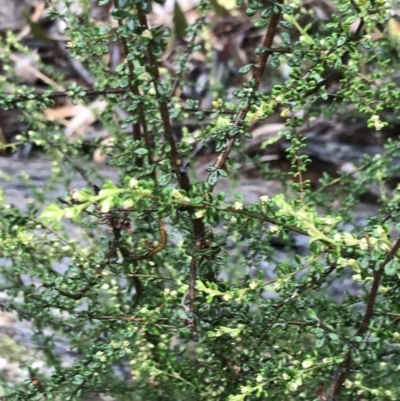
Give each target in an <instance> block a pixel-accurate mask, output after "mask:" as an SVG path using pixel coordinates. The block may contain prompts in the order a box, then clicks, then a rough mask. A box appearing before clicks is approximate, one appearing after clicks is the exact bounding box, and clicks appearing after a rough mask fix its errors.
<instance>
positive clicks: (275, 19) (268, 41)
mask: <svg viewBox="0 0 400 401" xmlns="http://www.w3.org/2000/svg"><path fill="white" fill-rule="evenodd" d="M278 3H279V4H282V3H283V0H279V1H278ZM280 17H281V13H280V12H279V13H277V14H274V13H273V14H272V16H271V19H270V21H269V25H268V29H267V33H266V34H265V38H264V43H263V47H264V48H267V49H270V48H271V46H272V43H273V40H274V37H275V34H276V31H277V28H278V24H279V19H280ZM270 54H271V52H264V53H263V54H261V55H260V56H259V57H258V60H257V63H256V65H255V66H254V73H253V80H254V82H255V85H254V87H253V90H254V91H256V90H258V88H259V86H260V82H261V78H262V75H263V73H264V70H265V66H266V63H267V61H268V58H269V56H270ZM249 109H250V105H248V106H247V107H245V108H244V109H241V110H240V111H239V112H238V114H237V115H236V117H235V120H234V122H233V127H234V128H238V127H240V126H242V124H243V121H244V120H245V118H246V116H247V113H248V112H249ZM234 142H235V138H231V139H229V141H228V143H227V145H226V146H225V148H224V149H223V150H222V152H221V153H220V154H219V156H218V158H217V160H216V161H215V163H214V167H215V168H217V169H222V168H223V167H224V166H225V162H226V160H227V158H228V156H229V153H230V151H231V149H232V146H233V144H234Z"/></svg>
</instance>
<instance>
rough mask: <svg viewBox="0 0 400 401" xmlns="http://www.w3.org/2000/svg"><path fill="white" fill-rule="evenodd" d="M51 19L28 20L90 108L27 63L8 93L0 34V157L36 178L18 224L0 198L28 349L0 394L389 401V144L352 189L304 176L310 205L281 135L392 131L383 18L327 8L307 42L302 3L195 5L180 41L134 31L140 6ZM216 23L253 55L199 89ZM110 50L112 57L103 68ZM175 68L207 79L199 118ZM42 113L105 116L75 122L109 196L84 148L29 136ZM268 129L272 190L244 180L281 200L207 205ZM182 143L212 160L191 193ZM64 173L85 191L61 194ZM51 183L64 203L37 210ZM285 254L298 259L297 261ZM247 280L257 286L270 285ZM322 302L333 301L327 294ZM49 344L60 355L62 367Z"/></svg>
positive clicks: (65, 84) (6, 54)
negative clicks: (98, 158) (276, 157)
mask: <svg viewBox="0 0 400 401" xmlns="http://www.w3.org/2000/svg"><path fill="white" fill-rule="evenodd" d="M62 3H64V4H63V7H59V4H58V3H57V2H56V1H54V2H50V3H49V4H47V7H48V8H47V18H48V20H49V21H52V20H58V21H63V23H64V25H65V26H66V28H65V31H64V35H66V36H68V37H69V38H70V40H69V43H68V44H67V48H68V51H69V55H70V57H72V58H74V59H75V60H77V61H79V63H80V64H81V65H82V66H83V67H84V68H85V69H86V70H87V71H88V72H89V73H90V76H91V77H92V78H93V84H92V87H90V88H89V87H87V85H84V84H80V83H78V82H73V83H71V81H70V80H68V79H67V78H66V77H65V76H63V75H62V74H61V73H60V71H59V70H57V69H56V68H52V67H51V65H49V64H46V65H44V64H43V62H42V61H41V60H40V59H38V60H37V66H38V68H40V69H42V70H43V71H45V72H46V74H47V75H48V76H49V77H50V78H51V82H53V83H51V82H50V83H49V84H48V86H47V87H46V89H45V90H44V91H42V93H37V92H36V91H35V88H33V87H29V86H27V85H22V84H21V83H20V81H18V79H17V78H16V76H15V74H14V71H13V64H12V63H13V62H12V59H11V58H10V56H11V55H12V54H13V53H14V52H16V51H17V52H18V53H19V54H28V53H29V52H30V49H29V48H28V47H27V46H26V45H25V44H24V43H23V42H20V41H18V39H17V36H16V35H15V34H13V33H10V32H9V33H7V34H5V35H3V36H2V37H1V38H0V41H1V46H0V47H1V49H2V50H1V59H2V64H3V69H4V71H5V74H4V75H3V76H2V78H1V79H0V85H1V88H2V90H1V95H0V105H1V108H2V109H3V110H5V111H7V110H17V111H20V112H21V118H23V119H25V121H26V122H27V127H28V128H27V129H26V132H25V131H24V132H22V133H21V134H20V135H19V136H18V137H17V138H16V143H12V144H9V145H7V146H8V147H9V148H11V150H13V149H14V150H15V149H16V148H17V144H18V145H19V146H21V145H22V146H23V145H27V144H28V143H29V144H33V145H35V146H39V147H40V149H41V152H44V153H45V155H46V157H47V158H48V159H50V160H51V161H52V167H51V171H49V172H48V176H49V178H48V182H47V183H46V184H44V185H43V187H40V186H38V185H36V186H35V185H31V190H32V196H33V199H34V200H35V201H34V202H31V203H29V204H28V205H27V206H26V207H25V206H24V207H22V206H21V205H19V203H18V202H17V203H13V204H11V203H9V202H8V200H7V191H6V190H2V191H1V197H0V198H1V206H0V255H1V287H2V290H1V294H2V295H1V307H2V308H3V309H4V311H9V312H15V313H16V314H17V315H18V319H19V320H20V321H24V322H25V324H26V325H28V326H29V327H31V333H32V338H31V340H30V341H31V346H30V347H28V346H26V347H25V348H24V347H23V345H22V344H20V345H19V348H18V346H17V344H15V348H16V350H17V351H18V352H17V351H15V350H14V351H15V352H10V353H9V355H7V358H8V359H9V360H11V361H13V362H16V363H17V364H18V368H19V372H20V373H19V374H18V377H14V378H13V379H12V380H7V379H6V378H4V377H3V378H0V382H1V383H0V395H1V396H2V397H4V399H7V400H8V401H11V400H13V401H14V400H15V401H16V400H57V401H58V400H63V401H73V400H84V399H89V398H88V397H89V396H92V397H93V396H95V397H97V398H96V399H99V400H100V399H105V398H104V397H105V396H109V397H112V398H111V399H115V400H118V401H136V400H137V401H142V400H146V401H150V400H157V401H160V400H182V401H184V400H199V401H200V400H226V401H242V400H243V401H251V400H282V401H284V400H287V401H292V400H293V401H294V400H296V401H297V400H331V401H338V400H349V401H350V400H379V401H382V400H398V399H400V384H399V380H398V375H399V372H398V370H399V362H400V348H399V344H400V320H399V316H400V310H399V305H400V291H399V285H400V276H399V247H400V239H399V236H398V235H399V234H398V231H399V228H400V227H399V225H398V216H399V213H400V209H399V202H398V200H399V190H398V189H395V190H393V191H392V190H389V189H388V186H387V185H386V184H387V182H388V181H389V180H390V179H392V181H393V179H394V178H395V177H396V174H397V173H398V160H399V159H398V158H399V156H400V142H399V140H398V135H397V134H396V135H393V136H392V137H390V138H389V139H387V140H386V139H385V143H384V148H385V149H384V151H383V152H381V153H379V154H376V155H372V156H371V155H365V156H363V157H362V158H360V159H359V160H357V161H356V162H355V163H354V167H355V168H354V169H353V170H352V171H351V172H339V173H337V174H336V175H335V176H333V175H329V174H328V173H325V174H323V176H322V178H321V179H320V180H319V182H318V185H315V184H314V185H311V182H310V181H309V180H308V179H307V178H306V177H307V172H308V170H309V168H310V167H309V166H310V163H311V159H310V157H309V156H308V155H307V152H306V151H305V150H306V147H307V143H308V138H307V135H306V134H304V130H301V129H299V128H300V127H304V126H307V124H310V123H311V122H312V121H314V120H315V119H316V118H325V119H327V120H329V119H333V118H334V116H336V117H337V116H341V118H343V119H346V118H350V117H349V116H350V114H351V118H355V119H358V120H359V121H362V122H364V126H365V128H366V132H370V131H367V129H368V127H369V128H371V129H375V130H376V131H381V130H384V129H390V127H394V126H395V124H398V122H397V120H398V112H399V109H400V101H399V99H400V90H399V88H398V85H397V81H396V80H397V79H398V77H397V75H398V74H397V71H398V65H399V64H398V57H396V54H398V48H397V47H396V46H397V45H396V43H394V42H393V40H391V39H390V37H389V36H388V35H387V34H386V30H385V26H386V24H387V22H388V19H389V18H390V9H391V7H392V5H391V4H389V2H388V1H379V0H376V1H372V0H365V1H357V0H354V1H350V0H336V1H333V2H332V3H331V4H330V6H331V7H333V10H334V12H333V13H332V15H329V20H327V21H326V20H324V21H320V20H319V18H318V14H317V12H316V9H317V6H319V5H318V4H315V5H313V4H310V2H307V3H308V5H305V4H303V3H302V2H301V1H282V0H281V1H255V0H249V1H247V2H244V1H242V0H238V1H237V2H236V5H231V6H230V7H228V5H227V4H225V3H226V2H223V1H214V0H213V1H211V0H210V1H208V0H201V1H199V2H198V4H197V5H196V6H195V9H196V12H197V15H198V18H197V19H196V20H195V21H191V20H189V19H188V20H186V19H185V14H184V12H183V11H182V9H181V6H179V5H175V8H174V21H175V22H174V23H173V24H172V25H171V26H169V27H167V26H163V25H157V24H152V23H151V16H152V14H151V13H152V10H154V9H156V4H155V3H152V2H148V1H139V0H114V1H108V0H102V1H99V2H98V3H97V5H98V6H104V7H108V10H109V13H110V15H109V20H108V21H106V22H104V23H102V24H99V23H97V22H96V20H95V19H94V18H92V17H91V16H90V7H91V6H93V3H95V2H89V1H88V0H85V1H84V0H82V1H80V2H79V4H80V6H81V10H80V11H77V9H76V7H75V6H76V4H75V3H78V2H73V1H65V2H62ZM160 3H161V2H160ZM321 3H325V2H321ZM221 13H222V14H221ZM224 13H230V15H231V16H233V17H235V18H236V17H237V18H239V17H240V18H245V21H247V22H246V23H249V24H251V27H252V29H253V30H254V31H255V32H258V33H259V35H260V41H259V44H258V45H257V46H256V47H255V48H254V51H253V52H252V56H253V57H252V59H251V63H248V64H246V65H243V64H241V65H238V64H237V63H238V59H239V60H242V57H236V58H234V57H233V55H231V58H232V60H233V61H232V63H230V64H229V65H230V66H231V67H229V68H232V65H234V66H235V71H236V72H238V73H239V74H238V76H241V77H242V78H241V79H239V84H238V83H237V81H235V82H236V83H235V84H232V83H229V81H226V82H225V86H223V85H222V86H221V85H220V86H218V90H217V89H215V90H214V89H213V88H214V87H213V84H215V85H217V84H218V82H217V79H216V75H213V74H216V72H215V71H216V68H215V66H216V65H215V64H212V63H215V58H214V59H213V54H214V53H213V51H214V50H213V43H212V40H213V39H212V36H211V32H212V29H214V27H215V21H216V20H215V16H216V15H217V16H218V18H223V15H226V14H224ZM213 16H214V17H213ZM213 18H214V19H213ZM306 20H307V21H311V22H308V23H307V24H305V23H304V21H306ZM179 21H180V22H179ZM182 21H183V22H182ZM213 24H214V25H213ZM379 29H381V31H382V32H381V33H380V37H379V38H378V39H377V35H376V34H377V32H379ZM178 44H179V45H178ZM111 45H113V46H117V47H118V49H119V51H120V54H121V55H122V57H121V59H120V61H119V62H118V63H117V65H116V66H115V68H112V67H111V66H110V63H109V62H108V58H107V55H108V54H109V52H110V46H111ZM167 52H168V54H169V55H171V54H173V55H172V56H171V57H170V58H169V59H168V63H165V60H166V57H167V56H165V55H166V54H167ZM196 53H202V54H203V55H204V56H205V57H206V59H207V60H208V61H207V63H209V64H206V68H205V70H206V74H208V75H209V76H210V82H211V83H210V86H209V88H208V91H209V96H211V97H212V103H211V104H212V107H211V108H204V107H203V106H202V104H201V102H200V101H199V100H198V99H196V98H195V97H190V96H186V97H184V96H180V93H182V90H183V88H187V87H191V85H192V86H193V85H194V84H193V82H191V81H190V74H189V72H190V71H189V72H188V71H187V70H188V69H190V65H191V64H190V63H189V60H191V59H190V56H191V55H193V54H196ZM213 60H214V61H213ZM210 66H211V67H210ZM227 66H228V64H226V65H225V67H226V68H228V67H227ZM280 69H284V70H285V71H288V73H287V74H286V76H283V75H282V74H281V73H280V72H279V71H281V70H280ZM332 74H333V75H334V76H336V77H337V78H335V79H336V80H334V81H332V79H331V77H332ZM396 77H397V78H396ZM234 85H236V86H234ZM215 87H217V86H215ZM60 88H63V90H62V91H61V92H60ZM62 96H64V98H67V99H71V100H72V101H73V102H74V103H75V104H81V105H88V104H91V102H92V101H93V98H94V97H96V98H98V99H100V100H102V101H105V102H106V103H107V104H106V106H105V109H104V111H103V112H102V113H98V114H97V115H96V119H97V121H99V123H101V125H102V127H104V129H105V130H106V131H107V132H108V133H109V134H110V136H111V137H112V141H111V142H107V144H105V145H101V144H100V143H99V142H95V145H96V146H97V147H98V148H101V149H103V151H104V152H105V153H106V154H107V160H108V164H109V165H110V166H111V167H112V168H113V169H114V170H113V171H117V172H118V178H116V179H115V180H111V179H105V178H104V177H101V174H99V172H98V171H97V169H96V168H94V167H93V164H91V163H90V162H89V161H88V160H87V142H85V139H84V137H82V136H81V137H79V138H75V140H70V139H69V138H68V137H67V136H66V135H65V132H64V131H65V127H64V126H63V125H61V124H59V123H57V121H52V120H51V119H48V118H46V116H45V113H44V111H45V110H46V109H49V108H52V107H54V105H55V102H56V100H57V99H58V98H60V97H62ZM116 110H122V111H123V113H117V112H116ZM276 113H278V115H280V116H281V119H282V121H283V124H284V128H283V129H282V130H281V131H279V134H277V135H278V136H276V137H274V138H272V139H271V138H270V139H269V140H268V141H266V142H265V143H264V145H263V147H264V148H265V149H268V147H269V146H274V145H275V144H276V143H277V142H278V141H281V142H284V143H285V144H287V146H286V149H285V159H286V160H287V162H288V165H289V169H288V171H286V172H285V173H282V172H281V171H277V170H276V169H274V168H272V167H271V168H269V167H268V166H266V165H263V166H262V167H259V168H260V176H261V177H262V180H264V181H265V182H266V183H268V182H270V181H271V180H272V179H275V180H276V179H279V178H280V179H282V180H283V181H284V185H283V186H282V188H283V189H282V191H281V192H280V193H275V194H271V193H267V192H266V193H264V194H261V197H260V198H259V199H258V200H256V201H254V202H253V201H249V199H248V197H247V194H246V193H245V192H243V193H238V194H236V195H235V196H231V195H232V194H231V193H230V188H229V186H228V187H227V188H226V189H225V190H221V189H219V188H220V187H219V186H218V185H219V184H220V183H221V182H222V181H223V182H234V181H235V180H236V178H237V175H236V171H235V170H236V167H235V166H236V165H237V164H235V163H234V162H233V161H232V158H233V159H234V158H235V157H237V155H242V156H243V153H244V150H243V146H244V145H243V143H244V138H246V137H251V128H252V127H253V126H254V124H255V123H257V122H260V123H261V122H263V121H265V120H266V119H267V118H268V117H270V116H272V115H274V114H276ZM336 117H335V118H336ZM189 118H190V119H192V120H193V119H194V120H195V121H198V122H199V123H198V124H197V123H196V124H197V126H198V129H197V130H196V132H195V130H194V129H193V130H191V129H189V128H187V127H184V129H182V130H181V131H180V132H177V130H176V127H177V126H178V125H179V123H180V124H181V125H182V124H183V125H185V122H186V121H187V120H188V119H189ZM181 125H180V126H181ZM302 132H303V133H302ZM198 141H202V142H203V143H209V144H211V145H210V146H212V151H213V152H214V155H215V157H214V159H213V160H211V161H210V162H208V167H207V175H206V176H205V178H204V179H202V178H201V176H199V175H196V174H195V172H194V166H196V157H195V156H193V155H194V153H193V152H192V150H193V146H194V145H193V144H194V143H196V142H198ZM207 141H208V142H207ZM92 144H93V143H92ZM85 149H86V153H85ZM85 155H86V156H85ZM207 160H210V159H207ZM236 160H237V159H236ZM258 160H259V159H257V156H254V158H253V159H252V158H250V157H248V158H247V159H246V162H250V163H252V162H254V163H256V162H257V163H258ZM10 163H13V161H12V159H10ZM257 166H260V164H257ZM26 173H27V175H26V176H25V181H26V185H28V183H29V171H27V172H26ZM74 174H77V175H80V176H81V177H83V179H84V182H85V185H84V186H82V187H79V188H71V186H70V182H71V179H72V177H73V176H74ZM261 182H263V181H261ZM59 184H63V185H65V188H67V190H66V192H65V193H64V194H63V196H60V197H58V198H57V197H54V196H53V195H52V194H54V188H56V187H57V185H59ZM260 185H261V184H260ZM371 186H374V187H375V188H379V191H378V195H377V197H378V200H377V201H378V204H379V207H380V212H379V213H373V214H371V215H370V216H368V217H367V218H366V219H365V221H364V223H363V224H361V225H360V224H357V221H356V218H355V214H354V212H355V211H356V210H357V207H358V205H359V203H360V201H361V199H362V197H363V195H364V194H366V193H367V192H368V191H369V188H371ZM239 188H240V187H239ZM300 237H301V238H303V240H304V239H305V240H304V241H305V243H306V247H307V250H306V252H300V251H299V250H298V248H296V245H295V243H294V240H293V239H294V238H300ZM276 241H279V242H280V244H281V248H282V247H283V248H284V249H285V256H284V257H282V252H281V251H279V250H278V248H277V247H276V246H275V245H274V244H275V243H276ZM304 241H303V242H304ZM282 244H283V246H282ZM278 252H281V253H280V254H279V255H280V256H279V257H278V256H277V255H278ZM60 264H62V266H64V268H63V269H61V270H60V269H59V268H58V267H57V266H60ZM265 264H269V265H273V266H274V269H273V270H274V271H273V273H274V274H273V275H272V276H267V274H266V272H265V268H264V267H265ZM345 280H351V282H352V290H351V291H350V290H349V289H348V288H346V287H345V285H344V283H345ZM335 283H336V285H337V283H339V284H340V283H341V284H340V285H341V287H340V288H341V289H342V290H341V296H340V297H339V298H338V297H335V296H334V295H332V292H331V291H330V289H331V287H332V286H333V285H334V284H335ZM60 341H63V342H64V343H66V344H68V345H67V348H66V349H65V352H64V353H62V352H59V344H60ZM2 346H3V345H2ZM21 347H22V349H21ZM64 354H67V355H68V356H69V357H68V358H66V355H64ZM38 361H40V363H38ZM102 397H103V398H102ZM107 399H108V398H107Z"/></svg>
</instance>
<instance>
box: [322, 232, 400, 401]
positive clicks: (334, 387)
mask: <svg viewBox="0 0 400 401" xmlns="http://www.w3.org/2000/svg"><path fill="white" fill-rule="evenodd" d="M399 249H400V237H398V238H397V240H396V242H395V243H394V245H393V246H392V248H391V250H390V251H389V253H388V254H387V255H386V258H385V260H384V261H383V262H382V264H381V266H380V267H379V269H378V270H376V271H374V273H373V281H372V286H371V291H370V294H369V297H368V301H367V306H366V308H365V312H364V315H363V318H362V320H361V323H360V326H359V327H358V330H357V332H356V334H355V336H357V337H360V336H363V335H364V334H365V332H366V331H367V329H368V325H369V323H370V321H371V318H372V316H373V315H374V306H375V302H376V298H377V296H378V291H379V287H380V285H381V281H382V276H383V272H384V270H385V266H386V265H387V264H388V263H389V262H390V261H391V260H392V259H393V257H394V256H395V255H396V253H397V251H398V250H399ZM351 362H352V358H351V348H350V349H349V350H348V351H347V353H346V357H345V360H344V362H343V363H342V365H341V369H340V372H339V373H338V375H337V376H336V377H335V379H334V380H333V382H332V384H331V388H330V395H329V398H328V401H337V400H338V397H339V395H340V393H341V391H342V389H343V383H344V382H345V380H346V379H347V377H348V376H349V374H350V368H351Z"/></svg>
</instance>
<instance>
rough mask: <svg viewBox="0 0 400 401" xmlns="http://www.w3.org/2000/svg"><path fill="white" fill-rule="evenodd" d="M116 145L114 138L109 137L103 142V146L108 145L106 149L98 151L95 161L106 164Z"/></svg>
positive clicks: (94, 155)
mask: <svg viewBox="0 0 400 401" xmlns="http://www.w3.org/2000/svg"><path fill="white" fill-rule="evenodd" d="M113 144H114V138H112V137H109V138H106V139H103V140H102V141H101V145H103V146H104V145H108V146H107V147H106V148H105V149H96V150H95V151H94V153H93V160H94V161H95V162H96V163H105V161H106V159H107V156H108V154H109V153H110V152H111V150H112V148H113Z"/></svg>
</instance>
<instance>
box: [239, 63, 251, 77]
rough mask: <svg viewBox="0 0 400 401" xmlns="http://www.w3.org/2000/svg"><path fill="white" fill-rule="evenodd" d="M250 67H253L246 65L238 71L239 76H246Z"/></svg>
mask: <svg viewBox="0 0 400 401" xmlns="http://www.w3.org/2000/svg"><path fill="white" fill-rule="evenodd" d="M252 66H253V64H247V65H245V66H243V67H242V68H241V69H240V70H239V74H241V75H246V74H247V73H248V72H249V71H250V69H251V67H252Z"/></svg>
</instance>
